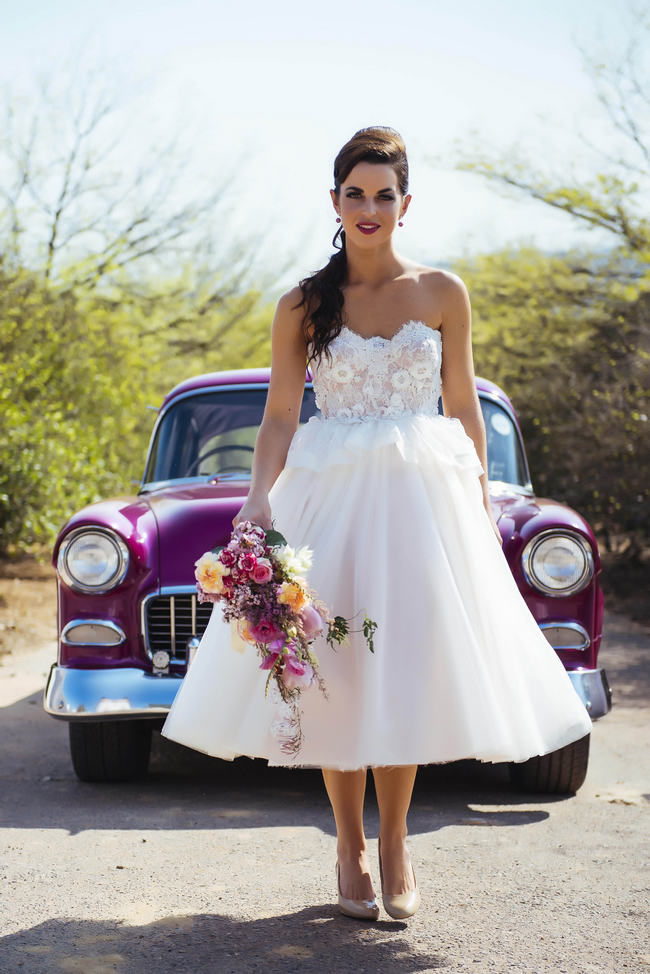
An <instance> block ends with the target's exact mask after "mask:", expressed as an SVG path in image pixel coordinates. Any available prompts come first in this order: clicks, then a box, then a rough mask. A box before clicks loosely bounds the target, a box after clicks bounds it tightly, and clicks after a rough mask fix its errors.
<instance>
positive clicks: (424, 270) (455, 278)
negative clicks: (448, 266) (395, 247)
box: [414, 264, 465, 291]
mask: <svg viewBox="0 0 650 974" xmlns="http://www.w3.org/2000/svg"><path fill="white" fill-rule="evenodd" d="M414 270H415V271H416V273H417V274H418V276H419V280H420V282H421V283H422V284H423V285H424V286H425V287H427V288H430V289H432V290H436V291H440V290H443V289H444V290H452V291H453V290H454V289H456V288H459V287H460V288H463V287H465V282H464V281H463V279H462V277H460V275H459V274H455V273H454V272H453V271H449V270H445V269H444V268H442V267H429V266H428V265H427V264H415V265H414Z"/></svg>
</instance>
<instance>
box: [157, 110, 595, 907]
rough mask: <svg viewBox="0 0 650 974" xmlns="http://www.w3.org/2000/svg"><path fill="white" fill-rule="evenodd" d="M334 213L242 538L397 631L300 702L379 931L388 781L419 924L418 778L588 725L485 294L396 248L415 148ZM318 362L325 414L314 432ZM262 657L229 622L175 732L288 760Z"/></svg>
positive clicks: (286, 351)
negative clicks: (486, 379) (297, 566)
mask: <svg viewBox="0 0 650 974" xmlns="http://www.w3.org/2000/svg"><path fill="white" fill-rule="evenodd" d="M331 199H332V204H333V207H334V211H335V214H336V220H337V222H338V223H339V224H340V227H339V229H338V231H337V233H336V235H335V237H334V243H335V244H336V243H337V240H338V238H340V247H339V248H338V249H337V250H336V251H335V253H334V254H333V255H332V257H331V258H330V260H329V261H328V263H327V264H326V265H325V266H324V267H322V268H321V269H320V270H318V271H317V272H316V273H314V274H312V275H311V276H309V277H306V278H305V279H303V280H301V281H300V283H299V284H298V285H297V286H296V287H295V288H293V289H291V290H290V291H288V292H287V293H286V294H284V295H283V296H282V297H281V298H280V300H279V302H278V305H277V309H276V312H275V316H274V319H273V324H272V328H271V354H272V364H271V379H270V385H269V390H268V396H267V402H266V407H265V411H264V416H263V420H262V423H261V426H260V429H259V432H258V435H257V439H256V443H255V452H254V456H253V465H252V477H251V484H250V490H249V493H248V496H247V498H246V500H245V502H244V504H243V506H242V508H241V510H240V511H239V512H238V514H237V515H236V516H235V518H233V522H232V523H233V527H234V526H236V525H237V524H239V523H240V522H241V521H246V520H248V521H252V522H254V523H256V524H259V525H261V526H262V527H264V528H266V529H268V528H271V527H275V528H276V529H277V530H279V531H280V532H281V533H282V534H283V535H284V536H285V538H286V539H287V541H288V543H289V544H291V545H296V546H298V545H302V544H305V545H308V546H309V547H311V549H312V552H313V565H312V569H311V570H310V580H309V581H310V584H311V585H312V586H313V588H314V590H315V591H316V593H317V594H318V596H319V597H320V598H321V599H322V600H323V601H324V602H325V603H326V604H327V605H329V606H330V607H331V608H332V611H333V612H335V613H340V614H341V615H343V616H345V617H346V618H349V617H351V616H354V614H355V613H356V612H357V611H359V610H361V609H363V608H366V609H367V612H368V615H369V616H370V617H371V618H372V619H374V620H378V628H377V631H376V633H375V636H374V641H375V651H374V652H373V653H372V654H371V653H369V652H368V650H367V648H366V646H365V643H364V640H363V639H362V637H361V636H360V635H358V634H355V635H353V636H351V641H350V645H349V646H347V647H346V648H345V649H343V648H341V649H340V650H339V651H337V652H332V651H331V650H330V649H328V648H327V647H326V646H323V648H322V652H320V650H319V653H320V669H321V672H322V675H323V678H324V680H325V683H326V685H327V686H328V689H329V691H330V698H329V699H328V700H327V701H325V702H324V701H323V698H322V695H321V694H318V693H315V692H312V693H305V694H303V695H302V696H301V706H302V704H303V698H304V710H303V716H304V722H303V727H304V728H305V731H306V734H305V743H304V750H303V758H304V760H305V761H306V762H310V763H309V764H307V766H308V767H320V768H321V769H322V774H323V779H324V784H325V788H326V791H327V794H328V796H329V800H330V802H331V805H332V811H333V815H334V820H335V823H336V831H337V849H336V851H337V859H336V878H337V885H338V890H337V895H338V905H339V909H340V910H341V911H342V912H343V913H345V914H347V915H349V916H352V917H356V918H361V919H369V920H376V919H377V918H378V916H379V906H378V904H377V900H376V894H375V889H374V886H373V881H372V877H371V869H370V862H369V858H368V845H367V840H366V836H365V833H364V826H363V807H364V796H365V790H366V776H367V769H368V767H371V768H372V773H373V777H374V785H375V791H376V794H377V802H378V806H379V816H380V827H379V842H378V854H379V874H380V881H381V890H382V896H383V904H384V908H385V909H386V911H387V913H388V914H389V915H390V916H392V917H395V918H400V919H403V918H406V917H409V916H412V915H413V914H414V913H415V912H416V910H417V909H418V906H419V903H420V891H419V888H418V885H417V881H416V876H415V870H414V868H413V865H412V863H411V858H410V854H409V850H408V847H407V844H406V838H407V834H408V830H407V814H408V811H409V807H410V803H411V798H412V793H413V786H414V783H415V777H416V773H417V769H418V766H419V765H420V764H428V763H442V762H445V761H453V760H459V759H462V758H476V759H478V760H482V761H492V762H498V761H523V760H526V759H528V758H530V757H532V756H533V755H536V754H545V753H549V752H550V751H552V750H555V749H556V748H559V747H561V746H563V745H565V744H568V743H569V742H571V741H575V740H577V739H579V738H581V737H583V736H584V735H586V734H588V733H589V731H590V729H591V720H590V718H589V716H588V714H587V711H586V709H585V707H584V705H583V704H582V702H581V701H580V699H579V698H578V695H577V694H576V693H575V691H574V689H573V686H572V684H571V681H570V679H569V677H568V675H567V673H566V671H565V670H564V667H563V665H562V663H561V661H560V660H559V658H558V656H557V654H556V653H555V651H554V650H553V648H552V647H551V646H550V645H549V643H548V642H547V641H546V638H545V637H544V635H543V633H542V632H541V631H540V629H539V627H538V625H537V623H536V621H535V619H534V617H533V615H532V613H531V612H530V611H529V609H528V607H527V605H526V603H525V601H524V598H523V596H522V595H521V593H520V592H519V590H518V588H517V584H516V582H515V580H514V579H513V577H512V573H511V571H510V568H509V566H508V563H507V560H506V558H505V556H504V554H503V551H502V549H501V535H500V532H499V529H498V526H497V524H496V522H495V519H494V516H493V514H492V508H491V504H490V496H489V491H488V476H487V469H488V466H487V455H486V454H487V450H486V434H485V426H484V423H483V417H482V412H481V407H480V403H479V399H478V395H477V391H476V385H475V375H474V366H473V358H472V340H471V308H470V300H469V296H468V292H467V288H466V286H465V284H464V283H463V281H462V280H461V278H460V277H458V275H456V274H453V273H450V272H448V271H445V270H440V269H438V268H434V267H427V266H425V265H423V264H419V263H416V262H415V261H412V260H409V259H407V258H406V257H404V256H402V255H401V254H400V253H399V252H398V250H397V248H396V244H395V238H396V235H397V234H399V228H400V227H401V226H402V225H403V222H404V217H405V216H406V214H407V211H408V209H409V206H410V204H411V196H410V194H409V192H408V161H407V156H406V151H405V148H404V144H403V141H402V139H401V137H400V136H399V134H398V133H397V132H395V131H394V130H393V129H390V128H386V127H383V126H373V127H371V128H365V129H361V130H360V131H359V132H357V133H356V134H355V135H354V136H353V137H352V138H351V139H350V140H349V141H348V142H347V143H346V144H345V145H344V146H343V148H342V149H341V150H340V152H339V153H338V155H337V157H336V160H335V163H334V188H333V189H332V190H331ZM307 362H309V363H311V368H312V374H313V384H314V391H315V394H316V404H317V406H318V407H319V409H320V415H316V416H312V417H311V418H310V420H309V422H308V423H306V424H303V425H300V424H299V416H300V408H301V404H302V399H303V394H304V386H305V371H306V363H307ZM439 398H442V402H443V406H444V414H442V413H439V411H438V401H439ZM348 610H349V611H348ZM318 638H320V637H318ZM254 657H255V654H254V653H250V654H248V653H245V654H243V655H241V654H239V653H236V652H232V649H231V646H230V629H229V627H228V626H227V625H225V623H224V622H223V621H222V620H221V619H220V617H219V614H218V610H217V607H216V606H215V610H213V614H212V617H211V620H210V623H209V626H208V629H207V630H206V632H205V633H204V636H203V639H202V642H201V645H200V646H199V649H198V651H197V655H196V658H195V660H194V662H193V663H192V666H191V667H190V669H189V670H188V673H187V676H186V677H185V680H184V681H183V684H182V686H181V687H180V689H179V691H178V693H177V696H176V699H175V700H174V703H173V705H172V708H171V710H170V713H169V715H168V718H167V722H166V724H165V727H164V728H163V735H164V736H168V737H171V738H172V739H176V740H179V741H180V743H185V744H188V745H189V746H191V747H198V748H200V749H202V750H205V751H206V752H207V753H210V754H214V755H215V756H221V757H224V758H228V759H232V758H233V757H235V756H237V755H239V754H247V755H250V756H252V757H255V756H261V757H266V758H267V760H268V761H269V764H275V765H279V764H284V765H287V764H291V763H292V762H291V761H289V760H288V759H287V758H286V757H285V756H284V755H283V754H282V753H281V752H280V751H279V750H278V748H277V744H276V743H275V742H274V741H273V740H272V737H271V734H270V732H269V724H270V720H271V718H270V716H269V710H268V709H267V708H264V707H262V706H258V705H257V702H256V701H257V699H258V694H260V693H261V684H260V680H261V681H262V682H263V680H264V673H263V672H261V671H260V670H259V669H258V668H257V663H256V661H255V659H254ZM261 695H262V696H263V694H261ZM271 709H272V708H271Z"/></svg>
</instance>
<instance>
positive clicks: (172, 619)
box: [169, 595, 176, 659]
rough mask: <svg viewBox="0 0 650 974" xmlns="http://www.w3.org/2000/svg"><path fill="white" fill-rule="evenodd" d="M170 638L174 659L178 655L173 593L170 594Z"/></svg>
mask: <svg viewBox="0 0 650 974" xmlns="http://www.w3.org/2000/svg"><path fill="white" fill-rule="evenodd" d="M169 640H170V649H171V652H170V656H171V658H172V659H173V658H174V656H176V602H175V601H174V596H173V595H170V596H169Z"/></svg>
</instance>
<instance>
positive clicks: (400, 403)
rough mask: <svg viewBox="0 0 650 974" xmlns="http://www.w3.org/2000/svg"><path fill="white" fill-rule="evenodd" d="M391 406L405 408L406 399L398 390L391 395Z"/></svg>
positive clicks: (392, 407)
mask: <svg viewBox="0 0 650 974" xmlns="http://www.w3.org/2000/svg"><path fill="white" fill-rule="evenodd" d="M390 408H391V409H404V400H403V399H402V397H401V396H400V395H399V394H398V393H397V392H394V393H393V395H392V396H391V397H390Z"/></svg>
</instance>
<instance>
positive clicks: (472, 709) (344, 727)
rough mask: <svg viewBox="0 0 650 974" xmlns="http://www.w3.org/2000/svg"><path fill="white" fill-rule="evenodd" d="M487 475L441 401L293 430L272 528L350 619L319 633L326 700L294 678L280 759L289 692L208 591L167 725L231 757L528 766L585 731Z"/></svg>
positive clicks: (198, 745)
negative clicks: (293, 729)
mask: <svg viewBox="0 0 650 974" xmlns="http://www.w3.org/2000/svg"><path fill="white" fill-rule="evenodd" d="M482 472H483V468H482V466H481V463H480V461H479V458H478V455H477V453H476V450H475V447H474V443H473V441H472V439H471V438H470V437H469V436H468V435H467V434H466V432H465V430H464V428H463V426H462V424H461V422H460V420H458V419H455V418H450V417H446V416H443V415H442V414H440V415H433V414H426V413H416V414H411V415H407V416H400V417H391V418H368V419H364V420H362V421H353V422H349V421H341V420H334V419H325V418H323V417H322V416H314V417H312V418H311V419H310V420H309V422H308V423H306V424H304V425H303V426H301V427H299V428H298V430H297V432H296V435H295V436H294V438H293V440H292V442H291V446H290V449H289V453H288V456H287V461H286V465H285V467H284V469H283V471H282V473H281V474H280V476H279V477H278V479H277V480H276V482H275V484H274V485H273V488H272V489H271V491H270V494H269V500H270V504H271V510H272V514H273V520H274V526H275V527H276V528H277V530H279V531H281V532H282V534H283V535H284V536H285V538H286V539H287V542H288V543H289V544H290V545H292V546H294V547H300V546H302V545H308V546H309V547H310V548H311V549H312V551H313V564H312V568H311V569H310V572H309V575H308V582H309V584H310V586H311V587H312V588H313V589H314V590H315V591H316V593H317V595H318V597H319V598H321V599H322V600H323V601H324V602H326V603H327V605H328V606H329V608H330V610H331V613H332V615H342V616H345V617H346V618H347V619H349V620H350V627H351V629H353V630H358V631H356V632H351V633H350V634H349V636H348V640H347V642H346V643H344V644H342V645H341V646H338V648H336V649H333V648H332V647H330V646H329V645H328V644H327V642H326V641H325V638H324V636H323V635H321V636H319V637H317V638H316V640H315V642H314V644H313V648H314V649H315V651H316V653H317V656H318V659H319V664H320V666H319V670H320V674H321V676H322V678H323V680H324V682H325V686H326V689H327V697H325V696H324V695H323V694H322V693H321V692H320V691H319V689H318V688H317V687H316V686H312V687H310V688H309V689H308V690H306V691H303V693H302V694H301V697H300V701H299V707H300V711H301V726H302V734H303V741H302V747H301V749H300V751H299V752H298V753H297V754H289V753H287V751H286V749H285V748H283V745H282V736H281V734H278V728H279V727H281V726H282V721H283V720H285V719H286V716H287V714H286V710H287V708H286V705H285V704H283V703H282V701H281V699H280V698H279V695H278V694H277V693H270V694H269V695H268V696H267V697H265V694H264V687H265V683H266V679H267V676H268V671H266V670H261V669H260V668H259V663H260V659H259V657H258V655H257V653H256V651H255V647H254V646H252V645H249V646H247V647H246V648H245V649H243V651H242V646H241V644H240V643H239V641H238V640H234V639H233V633H232V628H231V625H230V623H226V622H224V620H223V617H222V613H221V608H220V606H219V604H218V603H217V604H216V605H215V606H214V608H213V610H212V615H211V617H210V621H209V623H208V626H207V629H206V631H205V633H204V635H203V638H202V639H201V643H200V646H199V648H198V651H197V653H196V656H195V658H194V661H193V662H192V665H191V666H190V668H189V670H188V672H187V675H186V677H185V679H184V680H183V682H182V684H181V686H180V688H179V690H178V693H177V695H176V698H175V700H174V703H173V705H172V707H171V710H170V712H169V714H168V716H167V719H166V721H165V725H164V727H163V730H162V734H163V736H165V737H168V738H170V739H172V740H175V741H177V742H179V743H181V744H184V745H186V746H188V747H191V748H194V749H196V750H199V751H203V752H205V753H206V754H210V755H213V756H215V757H220V758H224V759H226V760H232V759H233V758H235V757H237V756H238V755H248V756H250V757H261V758H265V759H266V760H267V761H268V764H269V765H273V766H286V767H326V768H335V769H338V770H355V769H358V768H363V767H368V766H387V765H388V766H390V765H404V764H432V763H442V762H447V761H455V760H460V759H464V758H475V759H477V760H480V761H489V762H501V761H524V760H526V759H527V758H530V757H532V756H534V755H541V754H546V753H548V752H549V751H553V750H555V749H557V748H560V747H562V746H563V745H565V744H568V743H570V742H571V741H575V740H577V739H578V738H580V737H583V736H584V735H585V734H588V733H589V731H590V730H591V718H590V717H589V715H588V713H587V711H586V709H585V707H584V705H583V703H582V701H581V700H580V698H579V697H578V695H577V693H576V692H575V690H574V688H573V685H572V683H571V681H570V679H569V677H568V675H567V673H566V671H565V669H564V666H563V665H562V663H561V662H560V660H559V658H558V656H557V655H556V653H555V651H554V650H553V648H552V647H551V646H550V645H549V643H548V642H547V640H546V638H545V637H544V635H543V634H542V632H541V630H540V629H539V627H538V625H537V623H536V621H535V619H534V617H533V615H532V613H531V612H530V610H529V609H528V606H527V605H526V603H525V601H524V599H523V597H522V595H521V593H520V592H519V590H518V588H517V585H516V583H515V581H514V578H513V576H512V573H511V571H510V568H509V566H508V563H507V560H506V557H505V555H504V554H503V551H502V549H501V546H500V544H499V542H498V540H497V538H496V536H495V534H494V530H493V528H492V525H491V523H490V520H489V518H488V515H487V513H486V511H485V508H484V506H483V496H482V491H481V485H480V482H479V479H478V477H479V474H481V473H482ZM364 611H365V612H366V613H367V615H368V616H369V617H370V618H371V619H372V620H374V621H375V622H376V623H377V629H376V631H375V633H374V653H371V652H370V649H369V648H368V644H367V642H366V639H365V638H364V635H363V632H362V625H363V616H364Z"/></svg>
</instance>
